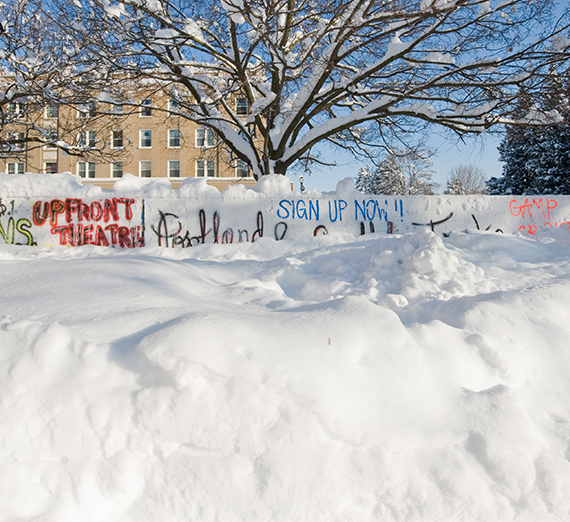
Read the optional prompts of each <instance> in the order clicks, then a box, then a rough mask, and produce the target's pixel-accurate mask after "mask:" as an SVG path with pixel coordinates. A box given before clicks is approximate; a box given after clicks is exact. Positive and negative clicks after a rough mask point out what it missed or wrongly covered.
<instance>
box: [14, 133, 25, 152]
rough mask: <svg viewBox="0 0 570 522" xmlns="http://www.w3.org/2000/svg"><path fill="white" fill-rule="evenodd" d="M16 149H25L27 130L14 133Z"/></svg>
mask: <svg viewBox="0 0 570 522" xmlns="http://www.w3.org/2000/svg"><path fill="white" fill-rule="evenodd" d="M14 140H16V141H15V143H14V149H15V150H24V143H25V142H26V133H25V132H16V133H14Z"/></svg>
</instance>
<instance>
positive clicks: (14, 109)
mask: <svg viewBox="0 0 570 522" xmlns="http://www.w3.org/2000/svg"><path fill="white" fill-rule="evenodd" d="M24 111H25V109H24V104H23V103H21V102H12V103H10V104H8V114H9V115H10V116H12V117H13V118H17V119H22V118H23V117H24V116H25V112H24Z"/></svg>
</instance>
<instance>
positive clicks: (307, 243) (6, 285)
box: [0, 227, 570, 522]
mask: <svg viewBox="0 0 570 522" xmlns="http://www.w3.org/2000/svg"><path fill="white" fill-rule="evenodd" d="M569 259H570V238H569V237H568V232H567V231H565V230H562V229H553V230H551V231H538V232H537V234H536V236H534V237H523V236H521V235H518V234H517V235H508V234H505V235H502V234H495V233H492V232H485V231H474V232H471V233H463V232H454V233H452V234H451V235H450V236H449V237H447V238H446V237H442V236H441V235H439V234H436V233H433V232H432V231H431V230H430V229H429V228H427V227H424V228H419V229H417V230H416V231H415V232H413V233H406V234H394V235H385V234H367V235H365V236H362V237H358V238H353V237H347V236H341V235H338V236H331V235H329V236H325V237H316V238H311V239H308V240H295V241H293V240H283V241H275V240H273V239H271V238H267V237H263V238H260V239H259V240H258V241H256V242H255V243H241V244H233V245H217V244H205V245H201V246H199V247H197V248H191V249H184V250H177V249H165V248H158V247H144V248H140V249H136V250H116V249H107V248H103V247H94V246H85V247H81V248H74V249H62V248H48V247H37V248H29V247H25V246H15V245H1V246H0V285H1V288H2V292H1V293H0V348H1V349H0V414H1V419H2V420H1V422H0V449H1V451H0V470H1V471H2V472H1V473H0V520H10V521H22V522H23V521H26V522H30V521H42V522H52V521H53V522H67V521H69V522H71V521H73V522H76V521H78V520H81V521H89V522H95V521H97V522H99V521H101V522H103V521H105V522H113V521H116V522H129V521H133V522H134V521H136V522H156V521H163V520H168V521H169V522H171V521H172V522H177V521H180V522H186V521H188V520H200V521H214V520H224V521H230V522H231V521H248V522H250V521H266V520H276V521H283V522H291V521H300V522H305V521H322V520H338V521H341V520H343V521H358V522H365V521H373V520H382V521H448V520H449V521H453V522H456V521H460V520H465V521H489V520H500V521H510V520H517V521H527V520H528V521H537V520H540V521H541V522H544V521H560V520H567V519H568V518H569V517H570V403H569V402H568V397H569V396H570V382H569V380H568V377H567V376H568V373H569V372H570V350H569V348H568V339H569V338H570V326H569V322H568V317H569V310H568V295H569V292H570V262H569Z"/></svg>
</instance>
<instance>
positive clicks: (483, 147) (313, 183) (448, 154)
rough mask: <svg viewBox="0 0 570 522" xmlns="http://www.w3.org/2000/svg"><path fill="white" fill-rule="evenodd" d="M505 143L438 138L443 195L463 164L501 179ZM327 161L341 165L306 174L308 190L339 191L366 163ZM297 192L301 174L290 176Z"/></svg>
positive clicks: (342, 158) (345, 158)
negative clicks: (454, 169)
mask: <svg viewBox="0 0 570 522" xmlns="http://www.w3.org/2000/svg"><path fill="white" fill-rule="evenodd" d="M500 141H501V137H500V136H496V135H486V136H483V137H479V138H466V139H465V143H462V142H460V141H459V140H457V139H454V138H450V137H447V138H444V137H440V136H437V135H435V136H434V137H433V138H432V140H431V143H430V147H432V148H434V149H435V150H436V153H435V155H434V156H433V157H432V161H433V163H434V168H435V170H436V171H437V174H435V175H434V180H435V181H436V182H437V183H439V184H440V188H439V192H443V190H444V188H445V184H446V181H447V175H448V173H449V171H450V170H451V168H452V167H454V166H455V165H460V164H467V165H476V166H477V167H479V168H481V169H482V170H483V171H484V172H485V174H486V176H487V178H490V177H491V176H500V175H501V172H502V168H503V164H502V163H501V162H500V161H499V152H498V151H497V146H498V144H499V143H500ZM323 156H325V157H324V159H326V160H327V161H336V163H337V166H336V167H333V168H330V167H320V168H314V169H313V172H312V173H311V174H310V175H305V176H304V177H305V187H306V189H307V190H311V189H316V190H319V191H321V192H328V191H332V190H335V188H336V184H337V183H338V182H339V181H340V180H341V179H344V178H348V177H356V175H357V174H358V171H359V169H360V168H361V167H363V166H365V165H366V163H358V162H357V161H355V160H354V158H352V157H351V156H349V155H341V154H338V153H336V152H335V153H331V156H330V157H326V154H323ZM290 177H291V179H292V180H293V184H294V189H295V190H296V191H298V190H299V181H298V173H290Z"/></svg>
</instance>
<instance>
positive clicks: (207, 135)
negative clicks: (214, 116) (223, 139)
mask: <svg viewBox="0 0 570 522" xmlns="http://www.w3.org/2000/svg"><path fill="white" fill-rule="evenodd" d="M214 143H215V140H214V131H213V130H212V129H196V147H201V148H203V149H204V148H207V147H213V146H214Z"/></svg>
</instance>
